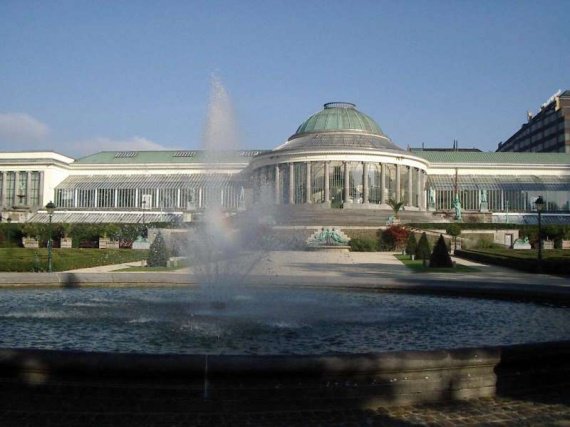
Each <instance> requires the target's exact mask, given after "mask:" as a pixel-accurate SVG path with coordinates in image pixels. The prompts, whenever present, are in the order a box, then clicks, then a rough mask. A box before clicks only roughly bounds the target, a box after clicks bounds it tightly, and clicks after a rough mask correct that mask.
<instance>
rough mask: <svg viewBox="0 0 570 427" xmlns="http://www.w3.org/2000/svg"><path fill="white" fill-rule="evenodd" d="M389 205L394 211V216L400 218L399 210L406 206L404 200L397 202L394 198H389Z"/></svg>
mask: <svg viewBox="0 0 570 427" xmlns="http://www.w3.org/2000/svg"><path fill="white" fill-rule="evenodd" d="M388 205H389V206H390V207H391V208H392V210H393V211H394V218H396V219H398V218H399V216H398V212H399V211H400V209H402V206H404V202H397V201H395V200H394V199H389V200H388Z"/></svg>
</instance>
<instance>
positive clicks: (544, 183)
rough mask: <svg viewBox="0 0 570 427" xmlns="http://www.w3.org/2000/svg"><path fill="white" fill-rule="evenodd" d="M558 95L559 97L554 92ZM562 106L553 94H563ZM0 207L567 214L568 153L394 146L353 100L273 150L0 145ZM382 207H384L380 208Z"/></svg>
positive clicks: (108, 217)
mask: <svg viewBox="0 0 570 427" xmlns="http://www.w3.org/2000/svg"><path fill="white" fill-rule="evenodd" d="M561 98H563V97H561ZM560 106H561V107H560V108H562V104H560ZM0 182H1V186H0V191H1V193H0V200H1V202H2V206H1V209H2V211H1V212H2V217H3V219H4V220H6V219H8V218H9V219H11V220H13V221H26V220H28V221H47V215H46V213H45V210H42V207H43V206H45V205H46V204H47V203H48V202H49V201H53V202H54V203H55V204H56V206H57V211H56V217H55V218H54V220H55V221H58V222H130V223H136V222H145V221H147V222H157V221H158V222H165V221H192V220H193V218H195V215H196V214H200V213H201V212H202V211H204V209H206V208H207V207H212V206H216V207H218V208H220V209H222V210H224V211H226V212H236V211H239V210H244V209H249V208H256V206H258V205H260V204H265V205H268V204H269V205H275V206H279V205H312V206H320V207H323V208H326V209H336V208H342V209H353V210H354V209H368V210H371V209H375V210H386V211H387V215H386V217H387V216H388V215H389V212H390V211H391V207H390V206H389V202H390V201H395V202H402V203H403V205H404V208H403V209H404V210H410V211H420V212H425V213H427V214H430V213H435V214H441V213H446V212H449V211H451V210H452V209H453V203H454V200H455V199H456V197H457V198H459V200H460V202H461V205H462V209H463V210H464V211H467V212H480V213H491V214H500V213H511V214H512V213H515V212H518V213H521V214H524V213H531V212H533V210H534V209H535V208H534V200H535V199H536V198H537V197H538V196H539V195H540V196H542V197H543V199H544V200H545V202H546V204H547V211H548V212H551V213H560V214H568V213H570V153H537V152H523V153H517V152H496V153H484V152H477V151H461V150H458V151H437V150H422V149H414V150H411V151H405V150H402V149H401V148H400V147H398V146H397V145H396V144H394V143H393V142H392V141H391V140H390V138H388V137H387V136H386V135H385V134H384V132H383V131H382V129H381V128H380V127H379V126H378V124H377V123H376V122H375V121H374V120H373V119H372V118H371V117H369V116H367V115H366V114H364V113H362V112H360V111H358V110H357V109H356V106H355V105H354V104H350V103H344V102H334V103H328V104H325V106H324V108H323V109H322V110H321V111H319V112H317V113H315V114H313V115H311V116H310V117H309V118H308V119H307V120H305V121H304V122H303V123H301V125H300V126H299V127H298V128H297V130H296V132H295V133H294V134H293V135H292V136H291V137H289V138H288V139H287V141H285V143H283V144H281V145H279V146H277V147H276V148H275V149H273V150H243V151H218V152H206V151H198V150H194V151H191V150H183V151H106V152H99V153H95V154H92V155H89V156H86V157H84V158H80V159H77V160H74V159H72V158H69V157H66V156H63V155H61V154H57V153H51V152H42V153H39V152H38V153H0ZM382 217H383V216H382Z"/></svg>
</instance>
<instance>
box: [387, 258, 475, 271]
mask: <svg viewBox="0 0 570 427" xmlns="http://www.w3.org/2000/svg"><path fill="white" fill-rule="evenodd" d="M394 256H395V257H396V258H397V259H398V260H399V261H400V262H401V263H402V264H404V265H405V266H406V267H408V268H409V269H410V270H413V271H414V272H416V273H473V272H475V271H479V270H478V269H476V268H474V267H468V266H466V265H460V264H456V265H455V266H454V267H453V268H429V267H424V264H423V261H422V260H421V259H420V260H411V259H410V257H409V256H408V255H394Z"/></svg>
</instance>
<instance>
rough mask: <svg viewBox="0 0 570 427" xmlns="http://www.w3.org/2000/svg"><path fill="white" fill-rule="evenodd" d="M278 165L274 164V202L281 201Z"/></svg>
mask: <svg viewBox="0 0 570 427" xmlns="http://www.w3.org/2000/svg"><path fill="white" fill-rule="evenodd" d="M280 178H281V177H280V176H279V165H275V204H276V205H278V204H279V203H281V188H280V185H281V183H280Z"/></svg>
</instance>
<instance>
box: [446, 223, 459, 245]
mask: <svg viewBox="0 0 570 427" xmlns="http://www.w3.org/2000/svg"><path fill="white" fill-rule="evenodd" d="M445 232H446V233H447V234H449V235H450V236H453V249H457V236H459V235H460V234H461V226H460V225H459V224H457V223H455V222H452V223H451V224H449V225H448V226H447V227H446V229H445Z"/></svg>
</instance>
